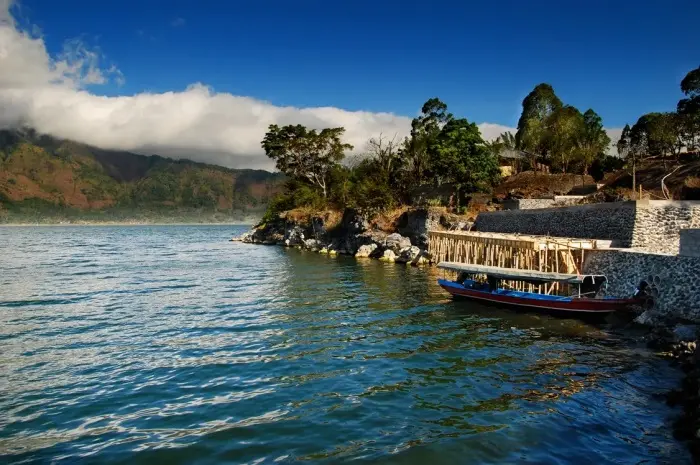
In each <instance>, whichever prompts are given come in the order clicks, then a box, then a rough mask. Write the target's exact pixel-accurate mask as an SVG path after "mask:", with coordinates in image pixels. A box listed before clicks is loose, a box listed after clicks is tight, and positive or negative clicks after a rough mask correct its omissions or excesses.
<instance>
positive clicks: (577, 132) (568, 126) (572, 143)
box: [543, 105, 584, 173]
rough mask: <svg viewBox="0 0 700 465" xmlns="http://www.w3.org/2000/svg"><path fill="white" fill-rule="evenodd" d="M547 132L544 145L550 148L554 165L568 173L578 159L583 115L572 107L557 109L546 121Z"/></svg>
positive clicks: (565, 106)
mask: <svg viewBox="0 0 700 465" xmlns="http://www.w3.org/2000/svg"><path fill="white" fill-rule="evenodd" d="M545 124H546V127H547V131H546V132H545V137H546V140H545V141H544V142H543V144H546V146H547V147H548V152H549V153H550V155H551V159H552V164H553V166H554V167H556V168H558V169H559V170H560V171H561V172H563V173H566V172H567V171H568V168H569V166H570V164H571V163H572V161H574V159H575V158H576V155H577V150H578V142H579V138H580V137H581V134H582V132H583V126H584V121H583V115H582V114H581V112H580V111H578V109H576V108H575V107H573V106H571V105H564V106H562V107H559V108H556V109H555V110H554V111H553V112H552V114H551V115H549V116H548V118H547V120H546V121H545Z"/></svg>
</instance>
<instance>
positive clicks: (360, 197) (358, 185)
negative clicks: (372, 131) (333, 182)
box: [345, 158, 396, 214]
mask: <svg viewBox="0 0 700 465" xmlns="http://www.w3.org/2000/svg"><path fill="white" fill-rule="evenodd" d="M350 181H351V187H350V195H349V201H348V202H347V204H346V205H345V206H347V207H350V208H355V209H357V210H359V211H362V212H367V213H370V214H372V213H377V212H380V211H382V210H385V209H390V208H393V207H394V206H395V205H396V193H395V190H394V189H392V186H391V185H390V183H389V179H388V177H387V176H386V174H385V173H382V169H381V162H380V161H379V160H377V159H375V158H367V159H365V160H363V161H362V162H360V163H359V164H358V165H357V166H356V167H355V168H354V169H353V170H352V172H351V173H350Z"/></svg>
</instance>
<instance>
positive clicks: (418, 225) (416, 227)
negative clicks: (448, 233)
mask: <svg viewBox="0 0 700 465" xmlns="http://www.w3.org/2000/svg"><path fill="white" fill-rule="evenodd" d="M440 216H441V213H440V212H439V211H433V210H431V209H428V208H419V209H416V210H409V211H407V212H406V213H404V214H403V215H401V217H400V218H399V221H398V223H399V224H398V231H399V232H400V233H401V234H403V235H404V236H407V237H408V238H409V239H410V240H411V242H412V243H413V244H415V245H418V246H420V247H424V248H427V247H428V231H430V230H431V229H438V228H439V226H440Z"/></svg>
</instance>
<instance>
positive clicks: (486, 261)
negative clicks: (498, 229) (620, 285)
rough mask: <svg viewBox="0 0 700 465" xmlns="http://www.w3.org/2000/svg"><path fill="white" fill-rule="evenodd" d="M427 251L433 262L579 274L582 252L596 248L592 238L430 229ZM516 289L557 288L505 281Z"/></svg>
mask: <svg viewBox="0 0 700 465" xmlns="http://www.w3.org/2000/svg"><path fill="white" fill-rule="evenodd" d="M428 238H429V242H428V253H430V254H431V255H432V259H433V261H434V262H436V263H439V262H443V261H446V262H458V263H471V264H476V265H487V266H498V267H501V268H516V269H521V270H537V271H546V272H555V273H568V274H579V273H581V269H582V266H583V260H584V257H585V251H586V250H591V249H595V248H599V244H598V242H600V241H596V240H593V239H573V238H564V237H549V236H524V235H518V234H500V233H484V232H476V231H469V232H467V231H429V232H428ZM507 284H508V285H510V286H512V287H513V288H514V289H517V290H529V291H533V290H534V289H537V290H538V292H545V293H550V292H552V291H555V290H558V289H559V286H558V285H557V284H556V283H555V285H554V286H552V287H551V288H549V289H546V288H545V287H544V285H542V286H533V285H532V284H524V283H519V282H512V283H510V282H509V283H507Z"/></svg>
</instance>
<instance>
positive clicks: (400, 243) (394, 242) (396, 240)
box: [384, 233, 411, 255]
mask: <svg viewBox="0 0 700 465" xmlns="http://www.w3.org/2000/svg"><path fill="white" fill-rule="evenodd" d="M384 247H385V248H386V249H387V250H391V251H392V252H394V255H399V254H400V253H401V251H402V250H403V249H405V248H406V247H411V240H410V239H409V238H408V237H403V236H402V235H401V234H399V233H393V234H389V235H388V236H386V239H385V240H384Z"/></svg>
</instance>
